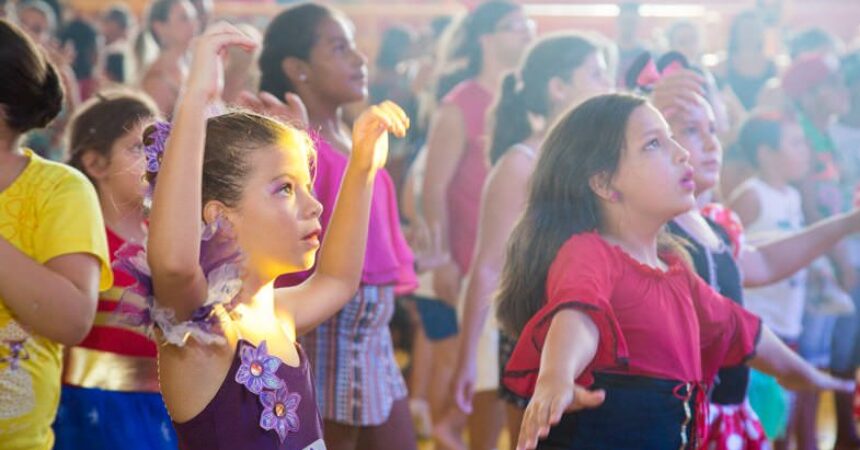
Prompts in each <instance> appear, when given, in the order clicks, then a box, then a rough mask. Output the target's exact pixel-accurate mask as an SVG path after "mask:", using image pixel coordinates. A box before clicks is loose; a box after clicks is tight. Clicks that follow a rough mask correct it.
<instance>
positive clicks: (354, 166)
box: [275, 102, 409, 334]
mask: <svg viewBox="0 0 860 450" xmlns="http://www.w3.org/2000/svg"><path fill="white" fill-rule="evenodd" d="M408 127H409V118H408V117H407V116H406V113H405V112H403V110H402V109H400V107H399V106H397V105H395V104H394V103H392V102H384V103H381V104H379V105H375V106H371V107H370V108H369V109H368V110H366V111H365V112H364V113H363V114H362V115H361V116H360V117H359V118H358V120H356V122H355V125H354V126H353V131H352V152H351V153H350V157H349V163H348V165H347V167H346V172H345V173H344V176H343V180H342V181H341V186H340V192H339V194H338V198H337V201H336V202H335V207H334V212H333V213H332V217H331V221H330V222H329V228H328V230H327V231H326V234H325V238H324V240H323V243H322V248H321V249H320V254H319V264H318V265H317V269H316V271H315V272H314V274H313V275H311V277H310V278H308V279H307V280H306V281H305V282H304V283H302V284H300V285H298V286H295V287H292V288H281V289H278V290H277V291H276V297H275V299H276V306H277V308H278V310H279V313H286V314H288V315H290V316H291V317H292V319H293V320H294V321H295V327H296V330H297V331H298V333H299V334H302V333H304V332H306V331H308V330H310V329H313V328H314V327H316V326H317V325H319V324H320V323H322V322H323V321H325V320H326V319H328V318H329V317H331V316H332V315H333V314H335V313H337V311H339V310H340V309H341V308H343V306H344V305H345V304H346V303H347V302H348V301H349V300H350V299H351V298H352V297H353V295H355V292H356V290H357V289H358V285H359V282H360V281H361V273H362V268H363V266H364V254H365V247H366V245H367V227H368V222H369V220H370V204H371V200H372V196H373V184H374V179H375V178H376V173H377V171H379V170H380V169H381V168H382V167H383V166H384V165H385V160H386V158H387V157H388V132H391V133H393V134H394V135H395V136H397V137H403V136H405V135H406V129H407V128H408Z"/></svg>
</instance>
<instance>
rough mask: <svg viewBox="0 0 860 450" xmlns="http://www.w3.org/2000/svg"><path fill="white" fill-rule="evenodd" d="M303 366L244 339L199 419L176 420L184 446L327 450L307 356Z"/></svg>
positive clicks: (301, 355) (301, 353)
mask: <svg viewBox="0 0 860 450" xmlns="http://www.w3.org/2000/svg"><path fill="white" fill-rule="evenodd" d="M299 360H300V362H299V366H298V367H292V366H288V365H287V364H284V363H283V362H281V360H280V359H278V358H277V357H275V356H272V355H269V354H268V352H267V349H266V342H265V341H263V342H261V343H260V345H259V347H254V346H253V345H251V344H250V343H249V342H247V341H244V340H239V343H238V346H237V349H236V355H235V356H234V357H233V364H232V365H231V366H230V370H229V371H228V372H227V377H226V378H225V379H224V382H223V383H221V387H220V388H219V389H218V392H217V393H216V394H215V397H213V398H212V400H211V401H210V402H209V404H208V405H206V407H205V408H204V409H203V411H201V412H200V414H198V415H197V416H195V417H194V418H193V419H191V420H189V421H187V422H183V423H174V427H175V428H176V434H177V436H178V438H179V448H180V449H182V450H227V449H229V450H246V449H247V450H252V449H253V450H275V449H277V450H286V449H290V450H305V449H312V450H323V449H325V444H324V443H323V440H322V436H323V433H322V419H321V418H320V415H319V412H318V410H317V407H316V401H315V400H314V398H315V392H314V387H313V382H312V381H311V373H310V367H309V365H308V359H307V356H306V355H305V354H304V351H303V350H302V349H301V347H299Z"/></svg>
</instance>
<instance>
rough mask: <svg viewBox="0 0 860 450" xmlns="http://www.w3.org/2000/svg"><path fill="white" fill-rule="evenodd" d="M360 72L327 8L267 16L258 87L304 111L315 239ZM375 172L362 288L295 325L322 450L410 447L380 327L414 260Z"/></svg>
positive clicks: (343, 152) (343, 154)
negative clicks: (322, 318) (317, 317)
mask: <svg viewBox="0 0 860 450" xmlns="http://www.w3.org/2000/svg"><path fill="white" fill-rule="evenodd" d="M366 65H367V61H366V58H365V56H364V55H363V54H362V53H361V52H359V51H358V50H357V49H356V48H355V41H354V36H353V28H352V24H351V23H350V22H349V21H348V19H346V17H344V16H343V15H342V14H341V13H340V12H338V11H336V10H333V9H330V8H327V7H324V6H320V5H316V4H312V3H308V4H303V5H298V6H295V7H292V8H289V9H287V10H286V11H284V12H282V13H281V14H279V15H278V16H277V17H275V19H274V20H272V22H271V23H270V24H269V27H268V29H267V30H266V33H265V37H264V41H263V49H262V53H261V56H260V69H261V81H260V90H261V91H262V92H263V93H268V94H270V96H274V97H275V98H277V99H286V100H287V103H288V104H289V103H292V102H295V101H298V100H299V99H300V101H301V102H302V103H303V104H304V105H306V106H307V114H308V120H309V126H308V128H309V130H310V132H311V135H312V136H313V139H314V140H315V144H316V147H317V159H316V178H315V179H314V186H313V189H314V193H315V194H316V196H317V198H318V199H319V201H320V202H321V203H322V205H323V212H322V216H321V217H320V222H321V225H322V235H323V236H325V235H326V234H328V233H330V232H331V225H332V224H333V222H332V220H333V216H332V215H331V214H330V212H331V211H333V209H334V208H333V207H334V204H335V199H336V198H337V192H338V186H339V185H340V183H341V178H342V177H344V176H345V174H346V173H347V170H348V164H347V161H348V160H349V158H350V153H351V151H352V150H351V147H353V144H356V143H355V142H354V141H353V139H354V136H353V138H351V137H350V136H349V134H348V133H347V132H346V130H347V127H346V124H345V123H344V121H343V116H342V113H343V107H344V106H345V105H347V104H349V103H353V102H356V101H360V100H364V99H365V98H366V97H367V67H366ZM262 95H263V94H261V96H262ZM375 175H376V178H375V180H374V182H373V184H374V191H373V198H372V201H371V203H372V206H371V209H370V224H369V225H368V231H367V233H368V235H367V249H366V252H365V254H364V257H363V258H362V259H360V261H363V264H362V262H358V263H357V264H358V267H359V268H361V285H360V287H359V288H358V289H357V291H354V292H353V293H352V295H353V299H352V300H351V301H350V302H349V303H348V304H347V306H346V307H345V308H344V309H343V310H342V311H340V312H339V313H338V314H337V315H336V316H335V317H333V318H331V319H330V320H328V321H326V322H324V323H322V324H321V325H320V326H319V327H318V328H316V329H313V327H309V328H301V327H300V328H299V331H300V333H301V334H304V333H307V334H305V335H304V336H303V338H302V344H303V345H304V346H305V349H306V350H307V352H308V355H309V358H310V360H311V362H312V363H313V367H314V369H315V380H316V392H317V401H318V404H319V407H320V410H321V411H322V414H323V418H324V419H325V420H326V426H325V433H326V446H327V447H328V448H329V450H337V449H352V448H372V449H386V448H390V449H397V450H401V449H402V450H407V449H409V448H414V447H415V445H416V440H415V433H414V430H413V425H412V419H411V414H410V411H409V401H408V398H407V391H406V383H405V382H404V380H403V376H402V375H401V373H400V368H399V367H398V365H397V362H396V360H395V359H394V348H393V343H392V340H391V333H390V331H389V328H388V324H389V322H390V321H391V317H392V315H393V312H394V307H395V303H394V302H395V296H396V295H400V294H406V293H409V292H410V291H411V290H413V289H414V288H415V286H416V278H415V270H414V267H413V261H414V257H413V255H412V252H411V250H410V249H409V247H408V245H407V244H406V240H405V238H404V237H403V234H402V232H401V230H400V217H399V214H398V209H397V194H396V192H395V188H394V183H393V182H392V180H391V177H390V176H389V175H388V173H387V172H386V171H385V170H384V169H381V170H380V171H379V172H378V174H377V173H375ZM317 270H318V269H317ZM310 273H311V272H305V273H301V274H297V275H294V276H288V277H284V278H283V279H280V280H279V285H281V284H283V285H294V284H297V283H299V282H301V281H302V280H304V279H306V278H307V277H308V276H310Z"/></svg>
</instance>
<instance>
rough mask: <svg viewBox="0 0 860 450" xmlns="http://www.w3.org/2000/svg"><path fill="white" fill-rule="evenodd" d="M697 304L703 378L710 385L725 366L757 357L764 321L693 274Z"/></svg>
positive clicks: (694, 302)
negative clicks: (762, 322)
mask: <svg viewBox="0 0 860 450" xmlns="http://www.w3.org/2000/svg"><path fill="white" fill-rule="evenodd" d="M690 283H691V285H692V286H691V291H692V294H693V305H694V307H695V309H696V315H697V316H698V319H699V332H700V342H701V349H702V375H703V377H704V379H705V381H707V382H710V381H711V380H713V378H714V376H716V374H717V371H718V370H719V369H720V368H721V367H730V366H736V365H739V364H743V363H744V362H745V361H746V360H747V359H749V358H751V357H752V356H753V355H754V354H755V348H756V345H758V340H759V338H760V337H761V329H762V324H761V319H760V318H759V317H758V316H756V315H755V314H753V313H751V312H749V311H747V310H745V309H744V308H743V307H741V306H740V305H738V304H737V303H734V302H732V301H731V300H729V299H727V298H725V297H723V296H722V295H720V294H719V293H717V292H716V291H714V290H713V288H711V286H709V285H708V284H707V283H706V282H705V281H704V280H702V279H701V278H699V277H698V276H696V275H695V274H692V273H691V274H690Z"/></svg>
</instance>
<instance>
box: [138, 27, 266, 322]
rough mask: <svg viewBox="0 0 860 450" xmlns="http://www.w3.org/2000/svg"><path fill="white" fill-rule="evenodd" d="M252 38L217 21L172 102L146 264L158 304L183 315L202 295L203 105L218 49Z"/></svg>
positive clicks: (212, 87) (219, 77)
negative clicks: (182, 89)
mask: <svg viewBox="0 0 860 450" xmlns="http://www.w3.org/2000/svg"><path fill="white" fill-rule="evenodd" d="M254 45H255V43H254V42H253V41H252V40H250V39H248V38H247V37H246V36H245V35H244V34H242V33H241V32H240V31H239V30H237V29H236V28H234V27H232V26H230V25H227V24H217V25H215V26H213V27H211V28H210V29H209V30H207V32H206V34H204V35H203V36H201V37H200V38H198V39H197V41H196V42H195V44H194V50H193V56H192V62H191V71H190V76H189V78H188V81H187V85H186V87H185V92H184V94H183V97H182V99H181V101H179V102H178V107H177V109H176V114H175V116H174V120H173V129H172V131H171V133H170V137H169V138H168V139H167V144H166V146H165V150H164V155H163V159H162V161H161V167H160V170H159V172H158V182H157V183H156V186H155V191H154V193H153V199H152V211H151V214H150V222H149V238H148V243H147V246H148V247H147V255H148V263H149V266H150V268H151V270H152V281H153V288H154V289H155V297H156V299H157V300H158V302H159V304H161V305H162V306H165V307H169V308H171V309H173V310H174V312H175V314H176V319H177V320H179V321H184V320H188V319H189V318H190V317H191V314H192V313H193V312H194V310H195V309H197V308H198V307H200V306H201V305H202V304H203V301H204V300H205V299H206V291H207V286H206V278H205V277H204V275H203V270H202V269H201V268H200V264H199V261H200V224H201V220H202V208H203V207H202V205H201V197H202V193H201V190H202V180H203V148H204V143H205V140H206V114H205V111H206V106H207V105H208V104H210V103H211V102H214V101H217V100H218V99H219V98H220V96H221V92H220V90H221V88H222V87H223V72H224V70H223V67H222V66H221V65H222V63H221V58H220V56H219V55H220V54H221V52H223V51H224V50H225V49H226V48H228V47H231V46H239V47H242V48H245V49H248V50H250V49H252V48H253V46H254Z"/></svg>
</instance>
